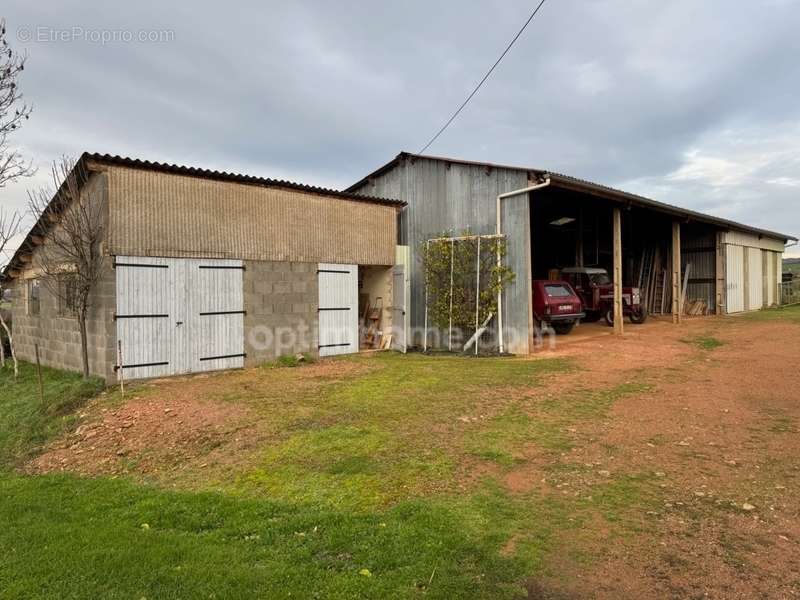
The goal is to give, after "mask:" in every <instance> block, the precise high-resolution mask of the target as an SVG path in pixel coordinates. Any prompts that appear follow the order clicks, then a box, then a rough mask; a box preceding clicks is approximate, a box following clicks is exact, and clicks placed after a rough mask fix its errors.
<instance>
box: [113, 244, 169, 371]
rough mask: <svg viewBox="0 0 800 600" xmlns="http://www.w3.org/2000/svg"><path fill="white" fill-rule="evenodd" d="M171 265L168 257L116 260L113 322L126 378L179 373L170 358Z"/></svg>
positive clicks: (120, 258) (118, 258)
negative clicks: (120, 346) (115, 325)
mask: <svg viewBox="0 0 800 600" xmlns="http://www.w3.org/2000/svg"><path fill="white" fill-rule="evenodd" d="M172 262H173V261H171V259H168V258H148V257H140V256H136V257H129V256H118V257H117V258H116V261H115V266H114V268H115V269H116V280H117V291H116V295H117V299H116V313H115V319H116V323H117V340H118V342H120V343H121V345H122V368H123V369H124V371H123V373H124V376H125V379H138V378H144V377H161V376H164V375H170V374H172V373H176V372H179V371H176V369H177V368H179V367H178V366H177V365H176V364H175V362H174V358H173V352H174V351H173V345H174V344H175V339H174V335H175V332H174V329H175V320H176V315H175V314H174V307H175V305H176V289H175V286H174V285H173V283H172V282H173V281H174V278H175V274H174V268H175V265H174V264H171V263H172ZM119 367H120V365H119V364H118V365H117V368H119Z"/></svg>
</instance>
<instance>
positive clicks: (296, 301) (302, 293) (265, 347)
mask: <svg viewBox="0 0 800 600" xmlns="http://www.w3.org/2000/svg"><path fill="white" fill-rule="evenodd" d="M244 264H245V271H244V309H245V313H246V314H245V317H244V340H245V341H244V344H245V353H246V354H247V357H246V358H245V366H254V365H258V364H261V363H264V362H267V361H271V360H274V359H275V358H277V357H278V356H281V355H284V354H296V353H298V352H310V353H312V354H313V355H315V356H316V355H317V354H318V352H319V349H318V347H317V346H318V343H319V342H318V324H319V322H318V312H317V308H318V306H319V288H318V279H317V263H310V262H276V261H245V263H244Z"/></svg>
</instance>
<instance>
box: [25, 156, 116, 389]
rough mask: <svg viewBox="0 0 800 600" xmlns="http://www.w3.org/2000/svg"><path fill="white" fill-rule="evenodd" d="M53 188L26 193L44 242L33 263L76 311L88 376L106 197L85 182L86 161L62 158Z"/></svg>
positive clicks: (47, 283)
mask: <svg viewBox="0 0 800 600" xmlns="http://www.w3.org/2000/svg"><path fill="white" fill-rule="evenodd" d="M52 176H53V183H54V186H55V192H52V191H51V190H50V189H47V188H43V189H39V190H35V191H29V192H28V206H29V208H30V210H31V212H32V213H33V215H34V216H36V217H38V219H39V221H38V222H39V223H40V224H42V226H41V227H38V228H37V233H38V237H39V238H40V243H39V245H38V247H37V248H36V252H35V258H34V261H35V262H34V267H35V268H37V269H38V270H39V271H40V272H41V275H42V281H43V283H44V284H45V287H47V289H48V291H50V292H51V293H52V294H53V296H55V297H56V299H57V300H58V301H59V303H60V305H61V306H66V305H70V306H69V308H70V309H71V310H74V311H75V315H76V317H77V319H78V324H79V327H80V330H81V331H80V333H81V350H82V358H83V373H84V376H85V377H88V376H89V362H88V348H87V334H86V319H87V317H88V314H89V310H90V308H91V301H92V296H93V294H92V292H93V291H94V289H95V286H96V285H97V282H98V281H99V280H100V277H101V276H102V273H103V256H102V252H101V242H102V240H103V235H104V230H105V220H104V207H103V199H102V198H101V197H99V196H98V195H96V194H93V193H92V191H91V189H90V188H88V187H87V186H86V185H85V184H86V183H87V182H88V180H89V173H88V172H87V171H86V170H85V168H84V165H83V163H82V162H77V163H76V162H75V161H73V160H72V159H69V158H66V157H64V158H62V159H61V160H60V161H59V162H56V163H54V164H53V167H52Z"/></svg>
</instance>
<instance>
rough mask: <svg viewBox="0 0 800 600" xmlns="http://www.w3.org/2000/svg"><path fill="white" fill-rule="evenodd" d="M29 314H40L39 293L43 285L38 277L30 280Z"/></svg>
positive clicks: (28, 294)
mask: <svg viewBox="0 0 800 600" xmlns="http://www.w3.org/2000/svg"><path fill="white" fill-rule="evenodd" d="M27 285H28V293H27V296H28V314H29V315H32V316H38V315H39V295H40V292H41V287H40V285H39V280H38V279H29V280H28V284H27Z"/></svg>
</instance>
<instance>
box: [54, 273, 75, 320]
mask: <svg viewBox="0 0 800 600" xmlns="http://www.w3.org/2000/svg"><path fill="white" fill-rule="evenodd" d="M58 283H59V288H60V289H59V294H58V296H59V298H58V312H59V314H60V315H61V316H63V317H72V316H75V315H76V314H78V279H77V277H76V276H75V275H63V276H62V277H61V279H60V281H59V282H58Z"/></svg>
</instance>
